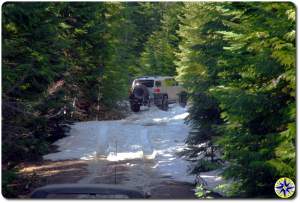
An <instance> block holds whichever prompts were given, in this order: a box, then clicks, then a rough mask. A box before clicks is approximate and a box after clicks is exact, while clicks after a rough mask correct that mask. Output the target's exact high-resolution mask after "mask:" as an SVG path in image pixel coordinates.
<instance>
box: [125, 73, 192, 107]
mask: <svg viewBox="0 0 300 203" xmlns="http://www.w3.org/2000/svg"><path fill="white" fill-rule="evenodd" d="M186 97H187V94H186V92H185V91H184V89H183V88H182V87H181V86H180V85H179V84H178V82H177V81H176V80H175V79H174V78H173V77H169V76H144V77H141V78H137V79H135V80H134V81H133V83H132V88H131V91H130V95H129V101H130V107H131V110H132V111H134V112H138V111H140V107H141V106H150V105H151V104H152V103H154V104H155V105H156V106H158V107H159V108H161V109H163V110H168V105H169V104H170V103H176V102H179V104H181V105H182V106H185V104H186V100H187V98H186Z"/></svg>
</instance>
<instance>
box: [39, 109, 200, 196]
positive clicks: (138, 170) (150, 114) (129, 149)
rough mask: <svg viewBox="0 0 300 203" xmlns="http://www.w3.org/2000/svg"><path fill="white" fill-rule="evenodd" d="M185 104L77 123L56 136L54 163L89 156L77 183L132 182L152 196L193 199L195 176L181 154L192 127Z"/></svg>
mask: <svg viewBox="0 0 300 203" xmlns="http://www.w3.org/2000/svg"><path fill="white" fill-rule="evenodd" d="M186 116H188V113H187V112H186V109H185V108H182V107H180V106H178V105H170V109H169V111H161V110H159V109H158V108H156V107H151V108H150V109H145V110H142V111H141V112H139V113H136V114H132V115H130V116H129V117H127V118H126V119H123V120H117V121H89V122H78V123H75V125H73V126H72V128H71V131H70V135H69V136H67V137H65V138H63V139H61V140H58V141H57V142H56V143H54V144H55V145H57V146H58V150H59V152H56V153H52V154H48V155H45V156H44V159H46V160H51V161H61V160H85V161H86V163H87V165H88V166H87V170H88V175H86V176H84V177H83V178H82V179H80V180H79V181H78V183H106V184H118V185H123V186H130V187H133V188H136V189H138V190H140V191H144V192H149V193H150V194H151V197H153V198H194V191H193V189H194V185H193V182H194V180H195V176H193V175H189V174H188V166H189V162H188V161H186V160H184V159H183V158H181V157H179V156H178V152H180V151H182V150H183V149H184V148H185V147H186V146H185V143H184V141H185V138H186V137H187V135H188V132H189V127H188V126H187V125H186V124H185V123H184V118H185V117H186Z"/></svg>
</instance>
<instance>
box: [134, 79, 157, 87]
mask: <svg viewBox="0 0 300 203" xmlns="http://www.w3.org/2000/svg"><path fill="white" fill-rule="evenodd" d="M137 83H140V84H142V85H145V86H146V87H153V86H154V80H137V81H136V82H135V84H137Z"/></svg>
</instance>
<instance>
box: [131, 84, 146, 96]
mask: <svg viewBox="0 0 300 203" xmlns="http://www.w3.org/2000/svg"><path fill="white" fill-rule="evenodd" d="M132 93H133V95H134V97H136V98H138V99H143V98H145V97H148V96H149V92H148V89H147V87H146V86H145V85H142V84H137V85H136V86H135V87H134V89H133V91H132Z"/></svg>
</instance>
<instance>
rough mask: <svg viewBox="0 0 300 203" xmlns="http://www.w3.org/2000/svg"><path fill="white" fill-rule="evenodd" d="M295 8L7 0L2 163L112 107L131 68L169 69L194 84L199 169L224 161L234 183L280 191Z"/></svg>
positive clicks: (291, 130)
mask: <svg viewBox="0 0 300 203" xmlns="http://www.w3.org/2000/svg"><path fill="white" fill-rule="evenodd" d="M295 12H296V11H295V7H294V5H293V4H291V3H262V2H259V3H258V2H246V3H242V2H234V3H229V2H222V3H221V2H220V3H216V2H208V3H203V2H202V3H191V2H190V3H182V2H177V3H167V2H160V3H150V2H143V3H138V2H132V3H129V2H123V3H108V2H107V3H103V2H102V3H98V2H87V3H83V2H76V3H75V2H72V3H67V2H52V3H50V2H45V3H42V2H35V3H33V2H19V3H13V2H9V3H5V4H4V5H3V7H2V117H3V119H2V143H3V144H2V161H3V165H4V166H5V169H11V168H13V167H14V166H15V165H16V164H18V163H19V162H20V160H27V159H28V158H29V157H30V158H31V159H35V158H37V157H38V156H40V155H41V154H44V153H46V151H47V150H48V148H49V143H51V142H53V141H54V140H56V139H58V138H61V137H62V136H64V134H65V132H66V130H67V125H66V124H68V123H70V122H73V121H76V120H91V119H92V120H94V119H106V118H107V117H106V113H107V112H112V111H115V109H116V108H118V104H119V102H120V101H123V100H126V99H127V96H128V89H129V88H130V82H131V81H132V79H133V78H134V77H136V76H141V75H172V76H176V78H177V80H178V81H179V82H180V83H181V84H182V85H183V86H184V87H185V88H186V90H187V92H188V96H189V113H190V114H189V117H188V119H187V122H188V124H189V125H190V126H191V128H192V130H191V133H190V135H189V137H188V138H187V140H186V143H187V145H188V146H189V148H188V149H189V150H187V151H185V152H184V153H185V154H186V155H187V156H188V157H190V158H193V160H197V161H196V163H194V164H193V169H192V172H193V173H196V174H198V173H200V172H202V171H208V170H212V169H215V168H218V167H221V168H223V169H224V173H223V176H224V177H225V178H227V179H232V180H234V183H233V184H231V187H230V188H229V189H228V190H227V192H228V195H232V196H243V197H263V196H267V197H273V196H274V192H273V185H274V182H275V181H276V180H277V179H278V178H279V177H289V178H291V179H293V180H295V177H296V160H295V153H296V152H295V150H296V149H295V138H296V37H295V36H296V22H295V21H296V17H295ZM7 181H8V180H7V179H4V180H3V182H4V184H7ZM4 193H5V194H11V195H13V194H12V193H13V192H12V191H9V190H6V189H5V190H4Z"/></svg>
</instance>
